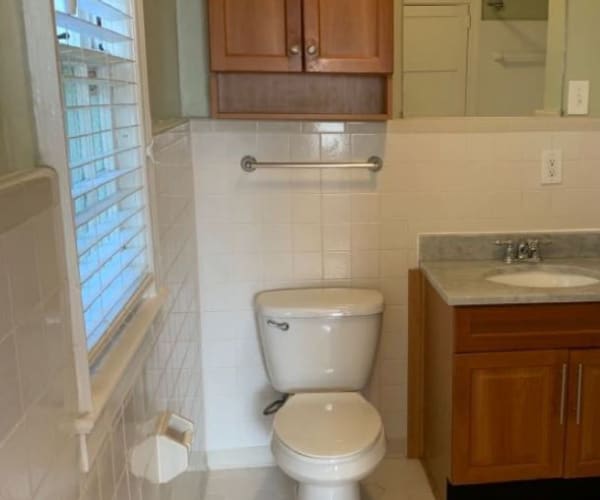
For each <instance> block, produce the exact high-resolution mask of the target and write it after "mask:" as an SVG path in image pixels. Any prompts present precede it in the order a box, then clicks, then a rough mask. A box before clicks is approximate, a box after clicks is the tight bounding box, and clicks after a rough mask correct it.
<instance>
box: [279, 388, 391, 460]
mask: <svg viewBox="0 0 600 500" xmlns="http://www.w3.org/2000/svg"><path fill="white" fill-rule="evenodd" d="M382 429H383V426H382V423H381V417H380V416H379V413H377V410H375V408H374V407H373V406H372V405H371V404H369V403H368V402H367V401H366V400H365V399H364V398H363V397H362V395H360V394H359V393H356V392H343V393H305V394H296V395H294V396H292V397H291V398H290V399H288V401H287V402H286V403H285V405H283V407H282V408H281V410H279V411H278V412H277V414H276V415H275V420H274V422H273V430H274V433H275V435H276V437H277V439H278V440H279V441H280V442H281V443H282V444H283V445H285V446H286V447H287V448H289V449H290V450H293V451H294V452H295V453H297V454H299V455H302V456H305V457H309V458H314V459H336V460H343V459H347V458H350V457H352V456H354V455H356V454H359V453H362V452H364V450H366V449H369V448H370V447H372V446H374V444H375V443H376V442H377V440H378V438H379V437H380V436H381V433H382Z"/></svg>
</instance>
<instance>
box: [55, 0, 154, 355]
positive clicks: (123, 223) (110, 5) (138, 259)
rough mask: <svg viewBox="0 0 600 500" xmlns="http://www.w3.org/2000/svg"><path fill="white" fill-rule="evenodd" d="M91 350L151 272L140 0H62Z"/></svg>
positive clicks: (59, 19) (59, 24)
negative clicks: (136, 5)
mask: <svg viewBox="0 0 600 500" xmlns="http://www.w3.org/2000/svg"><path fill="white" fill-rule="evenodd" d="M54 5H55V14H56V35H57V40H58V50H59V56H60V64H61V78H62V89H63V102H64V114H65V127H66V137H67V150H68V156H69V170H70V181H71V196H72V202H73V211H74V216H75V228H76V242H77V252H78V258H79V275H80V281H81V301H82V307H83V314H84V320H85V329H86V338H87V345H88V350H89V351H90V352H94V351H95V350H98V349H99V348H100V347H101V346H102V345H103V344H104V342H105V341H106V340H107V339H106V336H107V335H106V334H107V332H108V331H109V330H112V329H111V326H112V324H113V322H114V321H115V319H116V318H117V316H119V314H120V313H121V312H122V310H123V308H124V306H125V305H126V304H127V303H128V302H129V300H130V299H131V298H132V297H133V296H134V294H135V293H136V292H137V291H138V289H139V287H140V286H141V284H142V283H143V282H144V281H145V278H146V277H147V276H148V274H149V266H148V252H147V230H146V220H145V219H146V212H145V192H144V172H143V168H142V167H143V148H142V147H141V145H142V141H143V136H142V130H141V127H140V120H141V116H142V114H141V112H140V109H139V103H138V102H137V95H138V92H137V85H138V81H137V67H136V60H135V40H134V35H135V31H134V25H133V22H134V19H133V13H134V10H133V5H132V2H131V0H55V4H54Z"/></svg>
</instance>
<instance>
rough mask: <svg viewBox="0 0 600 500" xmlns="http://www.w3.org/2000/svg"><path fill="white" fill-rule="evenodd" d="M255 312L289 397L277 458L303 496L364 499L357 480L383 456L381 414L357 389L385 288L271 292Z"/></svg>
mask: <svg viewBox="0 0 600 500" xmlns="http://www.w3.org/2000/svg"><path fill="white" fill-rule="evenodd" d="M256 312H257V318H258V324H259V334H260V339H261V344H262V349H263V354H264V358H265V363H266V366H267V372H268V375H269V379H270V381H271V385H272V386H273V387H274V388H275V389H276V390H277V391H279V392H282V393H284V394H288V395H289V398H288V399H287V401H286V402H285V403H284V404H283V406H282V407H281V408H280V409H279V411H278V412H277V413H276V414H275V418H274V421H273V438H272V441H271V449H272V451H273V456H274V458H275V462H276V463H277V465H278V466H279V467H280V468H281V469H282V470H283V471H284V472H285V473H286V474H287V475H288V476H290V477H291V478H293V479H295V480H296V481H297V482H298V494H297V499H298V500H360V488H359V481H360V480H361V479H363V478H364V477H366V476H368V475H369V474H370V473H371V472H372V471H373V470H374V469H375V467H376V466H377V465H378V464H379V462H380V461H381V460H382V458H383V456H384V454H385V435H384V431H383V425H382V422H381V417H380V416H379V413H378V412H377V410H376V409H375V408H374V407H373V406H372V405H371V404H370V403H369V402H368V401H367V400H366V399H365V398H364V397H363V396H362V395H361V393H360V392H359V391H360V390H361V389H363V388H364V387H365V385H366V384H367V381H368V379H369V376H370V373H371V369H372V366H373V360H374V357H375V351H376V349H377V341H378V339H379V333H380V329H381V317H382V313H383V297H382V295H381V293H380V292H378V291H376V290H366V289H351V288H318V289H317V288H307V289H296V290H275V291H267V292H262V293H260V294H258V295H257V297H256Z"/></svg>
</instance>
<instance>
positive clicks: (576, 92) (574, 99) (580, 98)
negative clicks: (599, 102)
mask: <svg viewBox="0 0 600 500" xmlns="http://www.w3.org/2000/svg"><path fill="white" fill-rule="evenodd" d="M589 112H590V82H589V80H571V81H570V82H569V103H568V107H567V113H568V114H569V115H587V114H589Z"/></svg>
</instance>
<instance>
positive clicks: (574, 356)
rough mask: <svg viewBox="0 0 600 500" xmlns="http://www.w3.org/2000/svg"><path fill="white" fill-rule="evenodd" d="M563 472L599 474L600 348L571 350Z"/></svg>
mask: <svg viewBox="0 0 600 500" xmlns="http://www.w3.org/2000/svg"><path fill="white" fill-rule="evenodd" d="M568 408H569V410H568V413H569V418H568V430H567V436H568V439H567V444H566V456H565V476H566V477H570V478H576V477H597V476H600V350H598V349H595V350H585V351H572V352H571V354H570V362H569V405H568Z"/></svg>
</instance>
